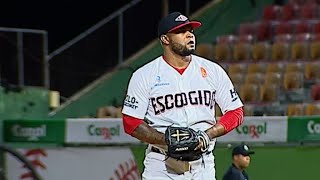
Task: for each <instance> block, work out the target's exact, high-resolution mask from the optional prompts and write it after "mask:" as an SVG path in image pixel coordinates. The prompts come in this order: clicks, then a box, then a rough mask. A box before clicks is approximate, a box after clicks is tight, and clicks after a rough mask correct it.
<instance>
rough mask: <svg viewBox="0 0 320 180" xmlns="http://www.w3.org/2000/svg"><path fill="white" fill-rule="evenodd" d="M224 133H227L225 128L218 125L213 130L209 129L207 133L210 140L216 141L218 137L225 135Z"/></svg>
mask: <svg viewBox="0 0 320 180" xmlns="http://www.w3.org/2000/svg"><path fill="white" fill-rule="evenodd" d="M224 131H225V129H224V127H223V126H222V125H221V124H219V123H217V124H215V125H213V126H212V127H211V128H209V129H208V130H206V131H205V132H206V133H207V134H208V136H209V138H210V139H214V138H216V137H219V136H221V135H223V134H224Z"/></svg>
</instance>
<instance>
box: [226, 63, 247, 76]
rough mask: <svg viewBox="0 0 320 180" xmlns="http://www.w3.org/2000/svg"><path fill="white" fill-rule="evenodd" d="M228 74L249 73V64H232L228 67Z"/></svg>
mask: <svg viewBox="0 0 320 180" xmlns="http://www.w3.org/2000/svg"><path fill="white" fill-rule="evenodd" d="M228 73H229V74H233V73H241V74H246V73H247V64H245V63H232V64H229V66H228Z"/></svg>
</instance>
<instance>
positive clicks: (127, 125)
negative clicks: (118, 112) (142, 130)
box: [122, 114, 143, 135]
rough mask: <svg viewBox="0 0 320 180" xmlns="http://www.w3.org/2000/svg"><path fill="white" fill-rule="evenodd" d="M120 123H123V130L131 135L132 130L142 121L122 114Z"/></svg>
mask: <svg viewBox="0 0 320 180" xmlns="http://www.w3.org/2000/svg"><path fill="white" fill-rule="evenodd" d="M122 123H123V128H124V131H125V132H126V133H127V134H130V135H131V134H132V132H133V131H134V130H135V129H136V128H137V127H138V126H139V125H140V124H141V123H143V120H142V119H138V118H135V117H132V116H128V115H125V114H123V116H122Z"/></svg>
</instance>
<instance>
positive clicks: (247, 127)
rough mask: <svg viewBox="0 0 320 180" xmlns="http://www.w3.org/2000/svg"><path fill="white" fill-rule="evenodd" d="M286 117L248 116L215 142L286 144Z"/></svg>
mask: <svg viewBox="0 0 320 180" xmlns="http://www.w3.org/2000/svg"><path fill="white" fill-rule="evenodd" d="M286 141H287V117H286V116H255V117H254V116H250V117H244V121H243V123H242V124H241V125H240V126H239V127H237V128H236V129H234V130H232V131H231V132H229V133H228V134H226V135H224V136H221V137H219V138H218V139H217V142H286Z"/></svg>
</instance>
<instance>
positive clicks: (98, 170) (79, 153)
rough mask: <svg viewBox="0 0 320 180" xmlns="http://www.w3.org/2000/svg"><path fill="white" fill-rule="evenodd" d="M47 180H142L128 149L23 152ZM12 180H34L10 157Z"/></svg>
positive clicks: (7, 169) (7, 171) (7, 167)
mask: <svg viewBox="0 0 320 180" xmlns="http://www.w3.org/2000/svg"><path fill="white" fill-rule="evenodd" d="M18 151H19V152H21V153H22V154H23V155H24V156H25V157H26V158H27V159H28V160H29V161H30V162H31V163H32V165H33V167H34V169H35V170H36V171H37V173H38V174H39V175H40V176H41V179H43V180H91V179H92V180H115V179H131V180H139V179H141V176H140V173H139V170H138V168H137V165H136V163H135V161H134V156H133V154H132V152H131V150H130V149H129V148H128V147H103V148H102V147H99V148H97V147H95V148H88V147H86V148H85V147H83V148H80V147H79V148H55V149H19V150H18ZM5 160H6V163H5V165H6V166H5V170H6V175H7V178H8V179H12V180H29V179H32V177H31V173H30V172H29V170H28V169H27V168H26V166H24V164H22V163H21V162H20V161H18V160H17V159H16V158H15V157H13V156H11V155H10V154H8V153H6V155H5Z"/></svg>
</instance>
